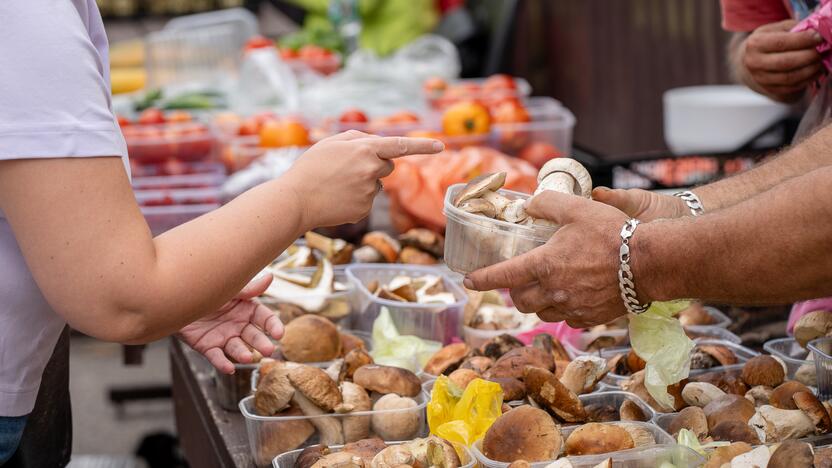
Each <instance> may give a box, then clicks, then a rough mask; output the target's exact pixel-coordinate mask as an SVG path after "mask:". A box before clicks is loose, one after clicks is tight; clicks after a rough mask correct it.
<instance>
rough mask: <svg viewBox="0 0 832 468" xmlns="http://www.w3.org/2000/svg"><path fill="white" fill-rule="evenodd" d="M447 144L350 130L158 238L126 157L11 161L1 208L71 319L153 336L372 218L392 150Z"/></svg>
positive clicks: (107, 334) (99, 332) (54, 302)
mask: <svg viewBox="0 0 832 468" xmlns="http://www.w3.org/2000/svg"><path fill="white" fill-rule="evenodd" d="M345 140H352V141H345ZM441 147H442V145H441V143H438V142H436V141H434V140H426V139H408V138H370V137H366V136H365V135H363V134H360V133H357V132H350V133H347V134H342V135H339V136H336V137H333V138H331V139H329V140H325V141H323V142H321V143H319V144H318V145H316V146H315V147H313V148H312V149H310V150H309V151H308V152H307V153H306V154H304V155H303V156H302V157H301V158H300V159H299V160H298V162H297V163H296V164H295V165H294V166H293V167H292V169H291V170H290V171H289V172H288V173H287V174H286V175H284V176H283V177H281V178H280V179H278V180H273V181H270V182H267V183H264V184H262V185H260V186H258V187H255V188H254V189H252V190H250V191H248V192H246V193H244V194H243V195H240V196H239V197H238V198H237V199H235V200H234V201H232V202H231V203H229V204H228V205H226V206H223V207H221V208H219V209H217V210H215V211H213V212H211V213H208V214H206V215H204V216H201V217H199V218H197V219H195V220H193V221H191V222H188V223H186V224H184V225H182V226H179V227H177V228H175V229H173V230H171V231H168V232H166V233H165V234H163V235H161V236H159V237H157V238H155V239H154V238H153V237H152V236H151V233H150V230H149V229H148V226H147V223H146V222H145V220H144V218H143V217H142V214H141V212H140V210H139V208H138V206H137V204H136V201H135V199H134V196H133V193H132V190H131V188H130V183H129V181H128V179H127V176H126V174H125V171H124V168H123V166H122V163H121V160H120V159H119V158H107V157H104V158H63V159H24V160H9V161H2V162H0V209H2V210H3V212H4V213H5V215H6V217H7V219H8V220H9V223H10V224H11V226H12V229H13V231H14V234H15V237H16V239H17V240H18V243H19V245H20V247H21V250H22V252H23V255H24V257H25V258H26V261H27V263H28V265H29V268H30V270H31V271H32V274H33V275H34V278H35V280H36V282H37V283H38V286H39V287H40V289H41V290H42V291H43V293H44V296H45V297H46V299H47V300H48V301H49V303H50V305H51V306H52V307H53V308H54V309H55V310H56V311H57V312H58V313H59V314H61V315H62V316H63V317H64V318H65V319H66V320H67V322H69V323H70V324H71V325H72V326H73V327H75V328H77V329H79V330H81V331H83V332H85V333H88V334H91V335H93V336H96V337H99V338H102V339H106V340H111V341H119V342H124V343H138V342H146V341H151V340H153V339H157V338H159V337H162V336H165V335H168V334H171V333H174V332H176V331H177V330H179V329H180V328H182V327H183V326H184V325H186V324H188V323H190V322H192V321H194V320H195V319H197V318H199V317H201V316H202V315H204V314H206V313H210V312H213V311H216V310H217V309H218V308H219V307H220V306H222V305H223V304H224V303H226V302H227V301H228V300H229V299H231V298H232V297H233V296H234V295H235V294H237V293H238V292H239V291H240V289H241V288H242V287H243V286H245V284H246V283H247V282H248V281H249V280H250V279H251V278H252V277H253V276H254V275H255V274H256V273H257V272H258V271H259V270H261V269H262V268H263V267H264V266H266V265H267V264H268V263H269V262H270V261H271V260H273V259H274V258H275V257H276V256H277V255H278V254H279V253H280V252H281V251H283V250H284V249H285V248H286V247H287V246H288V245H289V244H290V243H291V242H292V241H293V240H294V239H295V238H297V236H298V235H300V234H301V233H303V232H304V231H306V230H308V229H311V228H313V227H316V226H319V225H335V224H341V223H346V222H355V221H357V220H359V219H361V218H362V217H364V216H365V215H366V214H367V213H368V212H369V210H370V207H371V204H372V199H373V197H374V196H375V193H376V190H377V186H376V180H377V179H379V178H380V177H383V176H385V175H387V174H389V172H390V171H391V170H392V163H391V162H390V161H389V159H390V158H394V157H398V156H402V155H406V154H414V153H423V154H424V153H434V152H437V151H438V150H439V149H441Z"/></svg>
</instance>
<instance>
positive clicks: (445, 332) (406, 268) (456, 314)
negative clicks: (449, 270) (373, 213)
mask: <svg viewBox="0 0 832 468" xmlns="http://www.w3.org/2000/svg"><path fill="white" fill-rule="evenodd" d="M424 276H439V278H440V279H441V281H442V284H443V287H444V291H445V292H446V293H449V294H451V295H453V298H454V300H455V302H453V303H451V304H440V303H418V302H400V301H395V300H390V299H383V298H381V297H379V296H377V295H375V294H373V293H371V292H370V290H369V289H368V285H370V284H371V283H376V284H380V285H386V284H389V283H390V281H391V280H393V279H394V278H396V277H409V278H420V277H424ZM347 277H348V278H349V279H350V281H351V282H352V283H353V284H354V285H355V288H356V289H357V292H356V302H357V304H358V307H357V311H356V313H355V314H354V318H353V322H352V325H353V328H355V329H357V330H365V331H371V330H372V327H373V322H374V321H375V320H376V318H377V317H378V315H379V313H380V312H381V309H382V308H386V309H387V310H388V311H389V312H390V317H391V318H392V319H393V324H394V325H395V326H396V329H397V330H398V331H399V333H400V334H402V335H414V336H417V337H419V338H422V339H425V340H433V341H439V342H441V343H443V344H447V343H450V342H451V340H452V339H453V338H454V337H458V336H460V334H461V331H462V311H463V308H464V307H465V304H466V303H467V302H468V296H467V295H466V294H465V291H464V290H463V289H462V288H461V287H460V286H459V285H458V284H456V283H455V282H454V281H452V280H450V279H449V278H447V277H446V276H444V275H442V271H441V270H439V269H438V268H436V267H427V266H416V265H395V264H393V265H380V264H366V265H350V266H349V267H348V268H347Z"/></svg>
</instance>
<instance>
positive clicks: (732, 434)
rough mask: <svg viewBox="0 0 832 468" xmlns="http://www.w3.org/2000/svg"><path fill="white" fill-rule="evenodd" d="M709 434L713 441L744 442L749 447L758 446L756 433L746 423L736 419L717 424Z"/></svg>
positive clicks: (758, 440)
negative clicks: (749, 445)
mask: <svg viewBox="0 0 832 468" xmlns="http://www.w3.org/2000/svg"><path fill="white" fill-rule="evenodd" d="M709 434H710V436H711V437H712V438H713V439H714V440H723V441H727V442H745V443H748V444H751V445H759V444H760V438H759V437H758V436H757V432H756V431H755V430H754V429H753V428H751V426H749V425H748V424H747V423H745V422H742V421H738V420H736V419H732V420H729V421H723V422H721V423H719V424H717V425H716V426H715V427H712V428H711V430H710V431H709Z"/></svg>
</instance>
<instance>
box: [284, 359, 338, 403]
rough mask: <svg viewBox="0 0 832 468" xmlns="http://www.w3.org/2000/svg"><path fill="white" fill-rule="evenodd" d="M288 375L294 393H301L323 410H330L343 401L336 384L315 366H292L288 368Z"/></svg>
mask: <svg viewBox="0 0 832 468" xmlns="http://www.w3.org/2000/svg"><path fill="white" fill-rule="evenodd" d="M288 377H289V382H291V383H292V386H293V387H295V390H296V391H295V393H297V392H301V393H303V396H305V397H306V398H308V399H309V401H311V402H312V403H313V404H314V405H315V406H317V407H319V408H321V409H323V410H325V411H332V410H334V409H335V408H336V407H337V406H338V405H340V404H341V403H342V402H343V400H342V399H341V391H340V390H338V385H336V384H335V381H334V380H332V379H331V378H330V377H329V375H327V373H326V372H324V371H323V370H321V369H319V368H317V367H312V366H297V367H294V368H292V369H289V373H288Z"/></svg>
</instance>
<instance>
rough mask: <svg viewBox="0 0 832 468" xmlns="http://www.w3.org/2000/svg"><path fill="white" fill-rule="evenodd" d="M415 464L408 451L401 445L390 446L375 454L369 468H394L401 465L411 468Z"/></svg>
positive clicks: (411, 454)
mask: <svg viewBox="0 0 832 468" xmlns="http://www.w3.org/2000/svg"><path fill="white" fill-rule="evenodd" d="M415 462H416V459H415V457H414V456H413V453H411V451H410V449H409V448H408V447H407V446H406V445H404V444H402V445H390V446H388V447H387V448H386V449H384V450H382V451H381V452H379V453H377V454H376V456H375V457H373V461H371V462H370V467H371V468H394V467H397V466H401V465H408V466H412V465H413V464H414V463H415Z"/></svg>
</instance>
